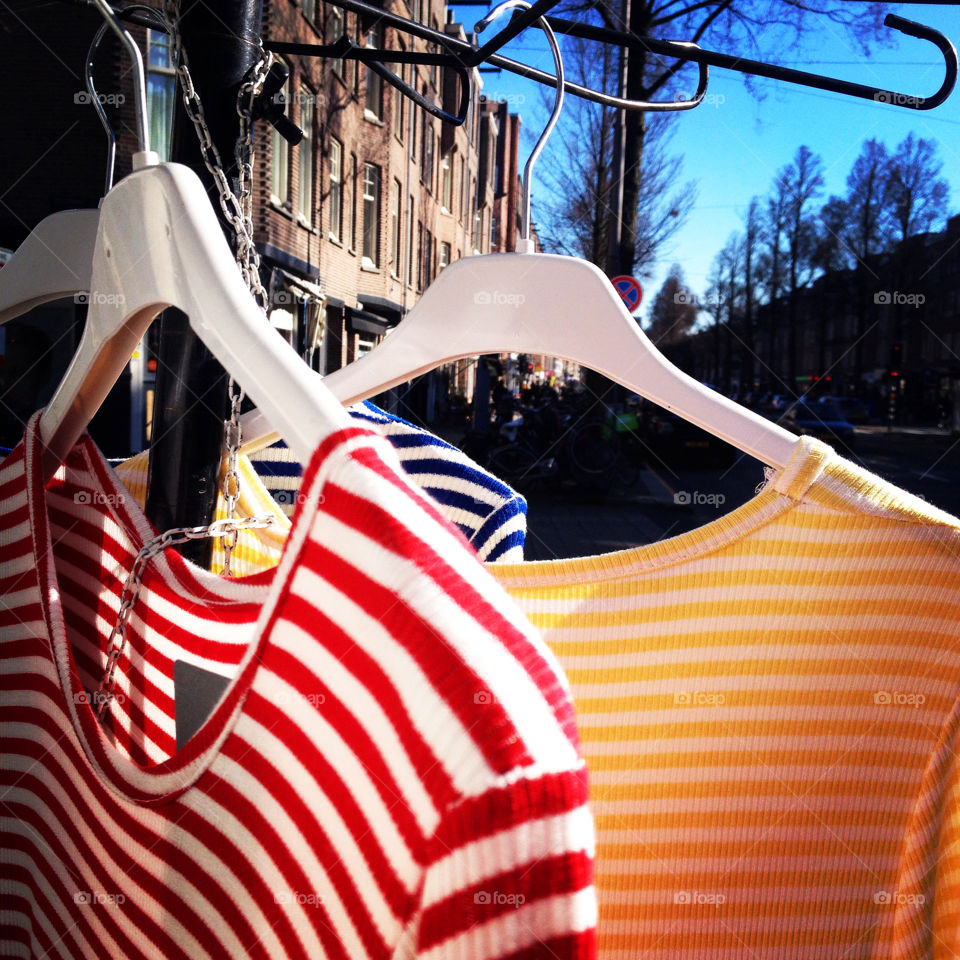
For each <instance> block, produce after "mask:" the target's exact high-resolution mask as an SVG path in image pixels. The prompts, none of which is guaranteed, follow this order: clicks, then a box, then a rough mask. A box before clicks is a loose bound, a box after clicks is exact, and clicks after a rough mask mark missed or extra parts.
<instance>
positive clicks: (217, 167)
mask: <svg viewBox="0 0 960 960" xmlns="http://www.w3.org/2000/svg"><path fill="white" fill-rule="evenodd" d="M177 7H178V3H177V0H164V4H163V19H164V24H165V26H166V29H167V31H168V33H169V34H170V39H171V45H172V47H173V54H174V57H175V59H176V64H177V76H178V78H179V80H180V86H181V88H182V89H183V105H184V108H185V109H186V111H187V116H188V117H189V118H190V120H191V121H192V122H193V126H194V128H195V129H196V131H197V138H198V139H199V140H200V155H201V157H202V158H203V163H204V166H205V167H206V168H207V170H208V171H209V172H210V176H212V177H213V179H214V182H215V183H216V186H217V195H218V198H219V201H220V209H221V210H222V211H223V215H224V217H226V219H227V221H228V222H229V224H230V226H231V227H233V230H234V234H235V236H236V243H237V263H238V265H239V266H240V270H241V272H242V273H243V278H244V280H245V281H246V282H247V286H249V287H250V289H251V291H252V292H253V294H254V296H255V297H256V298H257V299H258V301H259V302H260V304H261V306H263V305H265V303H266V295H265V293H264V289H263V285H262V284H261V282H260V254H259V253H258V252H257V249H256V247H255V246H254V242H253V216H252V212H253V204H252V180H253V122H252V116H251V112H252V107H253V101H254V99H255V97H256V95H257V94H258V93H259V91H260V87H261V86H262V84H263V81H264V79H265V78H266V75H267V71H268V70H269V69H270V65H271V64H272V63H273V55H272V54H270V53H268V52H267V51H266V50H264V49H263V47H262V46H261V47H260V59H259V61H258V63H257V64H256V66H255V67H254V69H253V72H252V74H251V76H250V79H248V80H247V81H245V82H244V83H243V84H242V85H241V86H240V90H239V91H238V94H237V113H238V114H239V116H240V139H239V140H238V143H237V160H238V167H239V178H240V190H239V196H238V195H237V194H235V193H234V192H233V190H232V189H231V188H230V182H229V181H228V180H227V175H226V172H225V171H224V169H223V162H222V160H221V159H220V151H219V150H217V147H216V144H215V143H214V142H213V138H212V137H211V135H210V128H209V127H208V126H207V121H206V117H205V115H204V110H203V104H202V103H201V102H200V97H199V95H198V94H197V91H196V88H195V87H194V85H193V78H192V77H191V75H190V65H189V63H188V61H187V54H186V51H185V50H184V48H183V41H182V38H181V36H180V23H179V13H178V9H177ZM245 208H246V209H245Z"/></svg>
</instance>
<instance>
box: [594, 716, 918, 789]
mask: <svg viewBox="0 0 960 960" xmlns="http://www.w3.org/2000/svg"><path fill="white" fill-rule="evenodd" d="M656 726H657V724H656V722H654V723H651V724H648V727H656ZM634 729H635V726H634V724H630V732H633V730H634ZM626 734H627V731H626V730H625V731H624V738H623V739H619V738H618V739H616V740H613V741H610V742H604V741H602V740H588V741H586V742H585V752H586V753H587V754H588V757H589V760H590V761H591V762H595V761H596V760H597V759H598V758H600V757H611V758H617V757H621V758H637V757H640V756H644V755H648V756H657V755H660V754H671V753H679V754H684V753H689V754H696V755H698V754H703V755H704V756H707V755H716V754H721V753H730V754H734V755H736V756H738V757H743V756H745V755H746V754H748V753H759V754H764V755H766V754H769V753H772V752H787V753H789V754H790V755H791V756H792V755H793V754H795V753H798V752H800V751H803V750H806V751H808V752H810V753H819V754H820V755H821V756H822V757H823V760H824V763H829V762H830V759H829V757H827V753H828V752H830V751H835V752H843V753H845V752H846V751H848V750H849V749H850V745H851V743H852V742H854V743H856V749H857V753H858V754H860V755H861V756H862V755H864V754H869V753H879V754H880V755H883V753H884V751H889V750H890V748H891V741H890V736H889V735H888V736H884V737H871V736H865V737H860V736H857V734H856V732H854V733H849V732H847V733H837V734H833V735H832V736H831V735H829V734H823V735H821V734H812V733H802V732H800V731H793V730H791V731H790V732H789V733H788V734H787V735H786V736H785V735H784V731H783V730H782V729H777V728H772V729H770V730H769V732H768V733H766V734H763V733H761V734H758V735H757V736H740V735H738V734H734V733H726V734H717V735H715V736H706V735H702V734H701V735H698V736H693V737H684V736H681V735H679V732H678V733H677V735H676V736H671V737H669V738H664V737H661V736H659V735H657V736H655V737H650V738H648V739H646V740H641V739H636V738H634V737H629V738H628V737H627V736H626ZM932 742H933V741H932V738H929V737H926V738H925V737H907V736H897V738H896V750H897V753H906V754H911V753H913V754H916V755H917V756H919V757H923V758H924V766H925V765H926V758H928V757H929V755H930V747H931V744H932ZM695 762H696V763H698V764H699V763H700V762H701V758H699V757H698V758H697V759H696V761H695ZM588 766H589V764H588ZM853 789H854V790H855V791H856V795H857V796H859V797H861V798H862V799H863V802H864V803H868V802H869V798H868V797H866V796H864V794H863V792H862V790H861V788H860V786H859V785H854V786H853ZM704 799H705V798H697V799H696V800H695V801H694V802H695V803H700V802H701V801H702V800H704ZM770 799H771V798H769V797H768V798H762V800H761V802H767V800H770ZM647 802H652V798H651V800H650V801H647ZM665 802H669V803H681V802H682V800H681V799H680V798H678V797H674V798H670V799H669V800H668V801H665ZM724 802H726V801H725V800H724Z"/></svg>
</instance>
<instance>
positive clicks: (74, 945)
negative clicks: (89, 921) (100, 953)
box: [0, 833, 99, 960]
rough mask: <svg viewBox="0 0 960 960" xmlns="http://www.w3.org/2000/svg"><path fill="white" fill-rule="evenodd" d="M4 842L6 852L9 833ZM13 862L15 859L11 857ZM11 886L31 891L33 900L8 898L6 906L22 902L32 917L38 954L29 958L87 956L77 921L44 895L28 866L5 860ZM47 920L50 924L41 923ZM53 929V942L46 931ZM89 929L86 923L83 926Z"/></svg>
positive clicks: (1, 839)
mask: <svg viewBox="0 0 960 960" xmlns="http://www.w3.org/2000/svg"><path fill="white" fill-rule="evenodd" d="M0 842H2V843H3V849H4V851H6V850H7V849H8V847H7V834H6V833H4V834H0ZM10 859H11V860H12V856H11V858H10ZM40 867H41V872H46V871H45V870H44V869H43V868H44V867H45V864H42V863H41V864H40ZM7 880H9V882H10V883H20V884H22V885H23V886H25V887H27V889H28V890H30V897H29V899H28V898H21V897H16V898H14V897H4V902H3V907H4V909H5V910H13V909H15V906H14V901H15V902H16V903H18V904H19V905H20V906H19V909H20V910H21V911H22V912H23V913H25V914H26V915H27V916H28V917H29V918H30V925H29V930H30V933H31V934H32V936H33V938H34V939H35V941H36V945H37V949H36V952H33V951H28V952H27V956H28V957H38V958H42V960H48V958H50V957H63V958H64V960H75V958H76V957H80V956H83V954H84V952H85V951H84V950H83V948H82V947H81V946H80V942H81V941H80V940H79V938H78V937H79V935H80V934H81V933H82V932H87V933H89V931H85V930H84V931H82V930H80V929H78V926H79V925H78V924H77V922H76V921H75V920H74V919H73V918H72V917H68V918H66V919H65V918H64V917H63V914H62V913H61V912H60V911H58V910H56V909H54V907H53V905H52V904H51V902H50V898H49V897H47V895H46V894H45V893H44V892H43V888H42V887H41V886H40V884H38V883H36V882H35V877H34V876H33V874H32V873H31V872H30V870H29V869H28V868H27V867H26V866H21V865H20V864H13V863H10V862H9V861H8V860H7V859H6V858H5V860H4V881H5V882H6V881H7ZM42 917H46V919H47V923H46V924H44V923H43V922H42V921H41V918H42ZM48 926H49V928H50V929H52V930H53V932H54V936H55V937H56V940H51V939H50V937H49V935H48V934H47V932H46V929H47V927H48ZM83 926H84V927H86V924H84V925H83ZM98 941H99V938H98V937H94V938H91V937H89V935H88V937H87V943H88V944H89V945H94V944H96V943H97V942H98ZM26 943H27V944H28V945H29V943H30V940H29V938H27V939H26ZM14 956H17V955H16V954H12V953H11V954H4V958H5V960H6V958H8V957H14Z"/></svg>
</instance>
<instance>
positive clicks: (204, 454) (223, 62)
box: [146, 0, 261, 567]
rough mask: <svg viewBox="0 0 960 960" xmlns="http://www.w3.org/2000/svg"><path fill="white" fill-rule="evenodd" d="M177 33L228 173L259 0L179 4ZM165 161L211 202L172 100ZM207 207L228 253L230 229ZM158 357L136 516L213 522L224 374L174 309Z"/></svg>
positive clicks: (191, 134)
mask: <svg viewBox="0 0 960 960" xmlns="http://www.w3.org/2000/svg"><path fill="white" fill-rule="evenodd" d="M181 9H182V15H181V20H180V32H181V39H182V42H183V47H184V50H185V51H186V54H187V59H188V61H189V63H190V71H191V74H192V77H193V82H194V86H195V87H196V89H197V93H198V94H199V96H200V100H201V103H202V104H203V107H204V113H205V116H206V121H207V126H208V127H209V129H210V135H211V138H212V140H213V143H214V145H215V146H216V147H217V150H218V151H219V153H220V158H221V161H222V163H223V165H224V169H225V170H226V171H227V175H228V178H231V179H232V174H233V173H234V172H235V162H234V145H235V143H236V140H237V136H238V133H239V129H240V126H239V117H238V115H237V107H236V102H237V92H238V90H239V86H240V83H241V80H242V79H243V78H244V76H245V75H246V74H247V72H248V71H249V70H250V68H251V67H252V66H253V65H254V64H255V63H256V62H257V59H258V57H259V37H260V21H261V0H206V2H205V3H196V4H188V3H181ZM172 154H173V155H172V157H171V160H173V161H175V162H176V163H182V164H184V165H185V166H188V167H190V168H191V169H192V170H194V171H195V172H196V173H197V175H198V176H199V177H200V179H201V180H202V181H203V183H204V185H205V186H206V187H207V189H208V191H209V192H210V195H211V196H212V197H213V198H214V201H215V200H216V196H217V193H216V188H215V186H214V183H213V178H212V177H211V176H210V174H209V172H208V171H207V168H206V167H205V166H204V164H203V160H202V158H201V154H200V144H199V140H198V139H197V135H196V131H195V129H194V126H193V123H192V121H191V120H190V119H189V117H188V116H187V114H186V111H185V110H184V107H183V103H182V101H181V99H180V98H179V97H178V98H177V101H176V110H175V114H174V122H173V147H172ZM213 205H214V208H215V209H216V211H217V215H218V216H219V217H220V220H221V225H222V226H223V229H224V233H225V234H226V236H227V239H228V240H229V242H230V244H231V246H234V245H235V238H234V236H233V230H232V228H231V227H230V226H229V225H228V223H227V221H226V220H225V219H224V218H223V216H222V212H221V211H220V209H219V204H217V203H216V202H214V204H213ZM159 323H160V336H159V354H158V357H157V382H156V392H155V395H154V396H155V399H154V413H153V427H152V432H151V443H150V466H149V471H148V476H147V500H146V512H147V516H148V517H149V518H150V521H151V522H152V523H153V525H154V526H155V527H156V528H157V529H158V530H168V529H170V528H171V527H186V526H201V525H205V524H208V523H210V522H211V521H212V520H213V516H214V511H215V509H216V504H217V495H218V492H219V486H220V482H219V481H220V456H221V447H222V443H223V421H224V418H225V417H226V416H227V413H228V410H229V405H228V400H227V374H226V372H225V371H224V370H223V368H222V367H221V366H220V364H219V363H218V362H217V361H216V360H215V359H214V357H213V356H212V355H211V354H210V352H209V351H208V350H207V349H206V347H204V346H203V344H202V343H201V342H200V340H199V339H198V338H197V336H196V335H195V334H194V333H193V331H192V330H191V329H190V326H189V323H188V322H187V317H186V315H185V314H183V313H181V312H180V311H179V310H172V309H171V310H167V311H165V312H164V314H163V315H162V317H161V318H160V320H159ZM179 549H180V551H181V553H182V554H183V555H184V556H185V557H187V558H188V559H190V560H192V561H193V562H194V563H197V564H199V565H201V566H204V567H209V565H210V558H211V556H212V551H213V541H212V540H211V539H210V538H209V537H204V538H203V539H200V540H192V541H190V542H188V543H185V544H183V545H182V546H181V547H179Z"/></svg>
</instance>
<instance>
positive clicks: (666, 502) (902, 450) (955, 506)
mask: <svg viewBox="0 0 960 960" xmlns="http://www.w3.org/2000/svg"><path fill="white" fill-rule="evenodd" d="M853 459H854V460H855V461H856V462H857V463H859V464H861V465H862V466H863V467H865V468H866V469H867V470H870V471H871V472H873V473H876V474H878V475H879V476H881V477H883V478H884V479H886V480H889V481H890V482H892V483H895V484H896V485H897V486H899V487H902V488H903V489H904V490H907V491H909V492H910V493H914V494H916V495H917V496H920V497H923V498H924V499H925V500H927V501H928V502H929V503H932V504H933V505H935V506H937V507H939V508H940V509H942V510H945V511H947V512H948V513H951V514H954V515H960V482H958V481H960V439H957V438H953V437H949V436H945V435H942V434H937V433H935V432H933V431H925V432H917V433H910V432H907V431H896V432H893V433H889V434H888V433H887V432H886V430H885V428H883V427H858V428H857V436H856V449H855V455H854V457H853ZM762 481H763V467H762V465H761V464H760V463H759V462H758V461H756V460H754V459H753V458H751V457H747V456H741V457H739V458H738V460H737V462H736V463H735V464H734V465H733V466H732V467H729V468H726V469H716V468H710V469H695V468H691V467H677V468H673V467H671V466H670V465H669V464H658V465H656V466H655V468H654V469H648V470H645V471H643V472H642V475H641V479H640V481H639V482H638V483H637V485H636V487H635V488H633V489H631V490H630V491H623V492H617V493H615V494H613V495H612V496H611V497H610V499H608V500H607V501H606V502H603V503H585V502H582V501H580V500H579V499H578V498H577V496H576V492H575V491H572V490H559V489H556V488H554V489H544V488H540V489H536V490H534V491H532V492H530V493H529V494H528V515H527V527H528V529H527V544H526V549H525V551H524V555H525V557H526V558H527V559H528V560H550V559H559V558H563V557H574V556H587V555H590V554H595V553H608V552H610V551H613V550H625V549H627V548H629V547H633V546H638V545H641V544H644V543H652V542H654V541H656V540H662V539H665V538H666V537H673V536H677V535H678V534H680V533H683V532H685V531H687V530H692V529H694V528H695V527H699V526H702V525H703V524H705V523H709V522H710V521H711V520H715V519H716V518H717V517H719V516H722V515H723V514H724V513H727V512H729V511H730V510H733V509H735V508H736V507H738V506H740V504H742V503H744V502H746V501H747V500H749V499H750V497H752V496H753V494H754V492H755V491H756V488H757V487H758V485H759V484H760V483H761V482H762Z"/></svg>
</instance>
